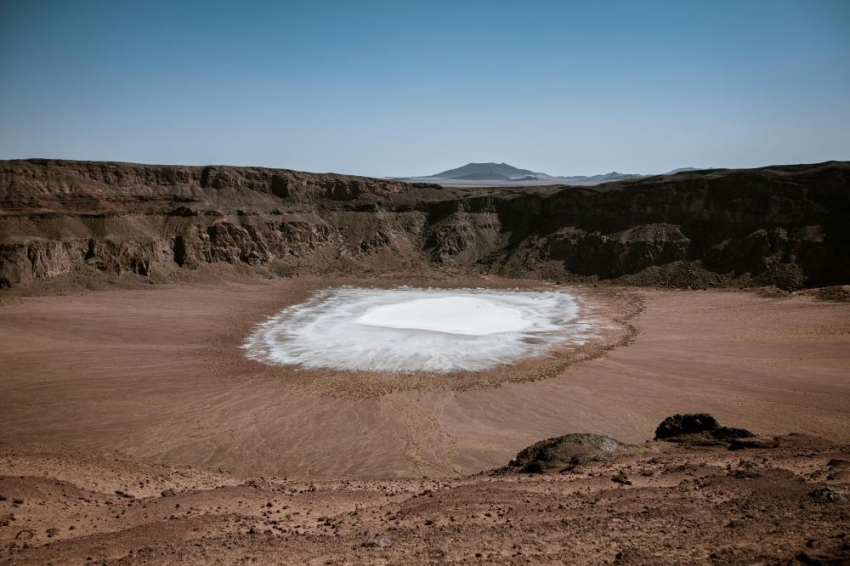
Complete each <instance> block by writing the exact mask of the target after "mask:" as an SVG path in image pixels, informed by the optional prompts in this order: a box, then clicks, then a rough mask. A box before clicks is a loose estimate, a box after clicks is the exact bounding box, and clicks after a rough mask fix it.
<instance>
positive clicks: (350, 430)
mask: <svg viewBox="0 0 850 566" xmlns="http://www.w3.org/2000/svg"><path fill="white" fill-rule="evenodd" d="M335 283H336V282H334V281H328V280H320V279H296V280H288V281H283V282H274V283H268V284H262V283H244V284H236V283H230V284H226V285H216V286H212V285H210V286H184V285H173V286H162V287H155V288H151V289H145V290H116V291H110V292H97V293H86V294H78V295H66V296H51V297H30V298H22V299H15V300H14V301H13V302H10V303H9V304H5V305H3V306H0V360H2V362H3V363H2V368H3V369H2V375H0V385H2V388H3V393H4V394H3V395H2V396H0V440H1V441H5V442H11V443H28V442H33V441H36V442H61V443H68V444H75V445H79V444H86V443H88V444H91V445H94V446H97V447H101V448H108V449H116V450H119V451H121V452H124V453H126V454H129V455H132V456H135V457H139V458H142V459H144V460H147V461H149V462H159V463H165V464H169V465H192V466H199V467H206V468H212V469H215V468H219V467H221V468H223V469H225V470H228V471H230V472H233V473H239V474H250V475H304V476H311V477H343V476H344V477H349V478H398V477H421V476H423V475H424V476H429V477H446V476H452V477H456V476H460V475H465V474H469V473H475V472H478V471H481V470H484V469H488V468H493V467H496V466H499V465H502V464H504V463H505V462H506V461H507V460H509V459H510V458H511V457H512V456H513V455H514V454H515V453H516V452H517V451H518V450H519V449H520V448H522V447H524V446H527V445H529V444H531V443H533V442H535V441H537V440H539V439H541V438H545V437H549V436H556V435H559V434H564V433H566V432H593V433H600V434H606V435H609V436H612V437H615V438H618V439H620V440H623V441H626V442H642V441H643V440H645V439H646V438H649V437H651V434H652V430H653V429H654V427H655V425H657V423H658V422H659V421H660V420H661V419H663V418H664V417H665V416H667V415H669V414H672V413H676V412H686V411H706V412H710V413H712V414H714V415H715V416H717V417H718V418H719V419H720V420H721V421H723V422H732V423H735V424H736V425H737V426H743V427H745V428H749V429H752V430H754V431H757V432H759V431H763V432H766V433H771V434H779V433H786V432H792V431H795V432H803V433H810V434H816V435H819V436H822V437H825V438H829V439H832V440H836V441H843V442H847V441H850V379H848V378H850V370H849V369H848V368H850V305H848V304H838V303H830V302H823V301H818V300H815V299H813V298H811V297H807V296H790V297H782V298H764V297H762V296H759V295H757V294H756V293H753V292H747V293H740V292H701V291H647V290H629V291H628V292H627V294H637V295H639V296H641V297H642V302H643V306H644V308H645V310H644V312H642V313H641V314H640V315H638V316H637V317H636V318H634V319H632V320H631V323H633V324H634V325H635V327H636V329H637V336H636V337H635V339H634V342H633V343H632V344H631V345H628V346H621V347H618V348H615V349H614V350H613V351H610V352H607V353H605V355H603V356H602V357H599V358H596V359H591V360H588V361H582V362H579V363H576V364H574V365H571V366H569V367H566V364H561V365H558V363H555V362H551V361H550V362H546V363H543V364H542V365H541V364H535V363H532V364H525V365H520V366H518V367H517V368H513V369H509V370H505V371H506V372H507V373H504V375H503V376H502V377H504V379H501V378H500V380H501V381H502V383H501V384H499V383H496V382H492V383H491V382H487V381H481V382H477V383H476V386H475V387H474V388H471V389H470V388H465V387H457V386H455V385H456V384H455V385H453V384H452V383H448V382H446V381H440V380H427V379H425V378H423V377H422V376H419V377H417V378H415V380H418V381H414V383H415V384H416V385H415V386H411V385H410V383H409V380H408V383H407V384H405V380H406V379H407V378H405V377H404V376H397V377H395V378H385V377H381V378H376V377H375V376H353V377H349V376H340V375H331V374H328V375H322V374H321V372H319V373H318V374H317V373H316V372H293V371H290V370H286V369H283V368H270V367H266V366H263V365H261V364H258V363H255V362H249V361H247V360H245V359H244V357H243V355H242V352H241V351H240V350H239V348H238V346H239V345H240V343H241V342H242V340H243V338H244V336H245V335H246V334H247V332H248V331H249V330H250V328H251V327H252V325H254V324H256V323H257V322H259V321H261V320H262V319H263V318H264V317H265V316H267V315H269V314H271V313H273V312H275V311H276V310H278V309H280V308H282V307H283V306H285V305H287V304H291V303H293V302H297V301H300V300H303V299H304V298H305V297H306V296H308V295H309V293H310V292H311V291H312V290H313V289H315V288H317V287H319V286H321V285H328V284H335ZM514 284H515V282H514ZM585 292H586V293H589V294H592V293H593V292H594V291H593V290H592V289H589V290H585ZM606 293H609V295H610V292H608V291H606ZM624 304H625V303H624ZM618 336H619V335H618ZM619 337H620V338H622V336H619ZM598 353H600V352H595V353H594V355H595V354H598ZM559 363H560V362H559ZM537 366H540V367H544V369H545V371H542V370H540V369H539V367H537ZM562 366H563V369H560V370H559V371H558V372H557V375H555V374H552V375H554V377H551V378H550V379H541V380H530V381H528V380H525V379H526V378H528V377H533V378H536V377H549V376H550V374H549V373H547V372H551V371H552V370H553V368H554V369H558V368H562ZM541 371H542V373H540V374H539V375H538V374H537V373H535V372H541Z"/></svg>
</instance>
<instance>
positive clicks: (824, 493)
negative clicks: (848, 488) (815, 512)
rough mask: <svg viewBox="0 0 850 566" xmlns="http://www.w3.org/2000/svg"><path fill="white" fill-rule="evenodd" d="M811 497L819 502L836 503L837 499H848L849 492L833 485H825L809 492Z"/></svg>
mask: <svg viewBox="0 0 850 566" xmlns="http://www.w3.org/2000/svg"><path fill="white" fill-rule="evenodd" d="M809 497H811V498H812V500H814V501H816V502H818V503H834V502H836V501H844V500H845V499H847V494H846V493H845V492H844V491H843V490H838V489H835V488H834V487H831V486H824V487H819V488H817V489H816V490H814V491H812V492H811V493H810V494H809Z"/></svg>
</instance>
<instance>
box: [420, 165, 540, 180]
mask: <svg viewBox="0 0 850 566" xmlns="http://www.w3.org/2000/svg"><path fill="white" fill-rule="evenodd" d="M540 175H542V176H544V177H548V175H545V174H541V173H535V172H534V171H529V170H528V169H519V168H517V167H514V166H512V165H508V164H507V163H468V164H466V165H464V166H463V167H458V168H456V169H449V170H448V171H443V172H442V173H437V174H436V175H431V177H435V178H438V179H456V180H467V181H488V180H489V181H510V180H511V179H519V178H521V177H535V178H536V177H538V176H540Z"/></svg>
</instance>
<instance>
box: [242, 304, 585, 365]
mask: <svg viewBox="0 0 850 566" xmlns="http://www.w3.org/2000/svg"><path fill="white" fill-rule="evenodd" d="M593 326H594V323H593V318H592V315H591V314H590V309H589V308H588V307H585V308H584V310H583V311H582V309H581V308H580V307H579V305H578V303H577V302H576V299H575V298H574V297H573V296H572V295H570V294H569V293H567V292H565V291H552V290H547V291H540V290H538V291H530V290H525V291H520V290H510V289H503V290H493V289H489V290H487V289H419V288H407V287H401V288H391V289H374V288H356V287H342V288H337V289H329V290H326V291H322V292H320V293H317V294H316V295H315V296H313V297H311V298H310V299H309V300H308V301H306V302H304V303H299V304H295V305H292V306H290V307H287V308H286V309H284V310H283V311H281V312H280V313H278V314H276V315H274V316H272V317H269V318H268V319H266V320H265V321H264V322H263V323H261V324H260V325H258V327H257V328H256V329H255V330H254V331H253V332H252V333H251V334H250V336H249V337H248V338H247V340H246V342H245V344H244V348H245V350H246V351H247V355H248V356H249V357H250V358H251V359H254V360H257V361H260V362H263V363H267V364H272V365H294V366H299V367H304V368H314V369H316V368H323V369H333V370H356V371H376V372H430V373H449V372H453V371H481V370H485V369H491V368H495V367H498V366H501V365H506V364H510V363H514V362H516V361H518V360H521V359H525V358H530V357H534V356H540V355H543V354H545V353H546V352H547V351H548V350H549V349H550V348H551V347H553V346H555V345H559V346H560V347H561V348H562V349H563V348H566V347H569V346H570V345H572V346H580V345H581V344H583V343H584V342H585V341H586V340H588V339H590V337H592V336H593V335H594V330H593Z"/></svg>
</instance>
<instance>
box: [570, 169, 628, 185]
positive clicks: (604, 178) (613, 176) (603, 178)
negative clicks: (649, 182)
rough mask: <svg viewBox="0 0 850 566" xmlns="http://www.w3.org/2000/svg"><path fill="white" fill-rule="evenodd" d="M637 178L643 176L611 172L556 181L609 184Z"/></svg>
mask: <svg viewBox="0 0 850 566" xmlns="http://www.w3.org/2000/svg"><path fill="white" fill-rule="evenodd" d="M638 177H643V175H639V174H637V173H618V172H616V171H611V172H610V173H603V174H601V175H591V176H589V177H588V176H584V175H575V176H572V177H558V179H565V180H567V181H573V182H581V183H594V184H599V183H610V182H611V181H622V180H623V179H637V178H638Z"/></svg>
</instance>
